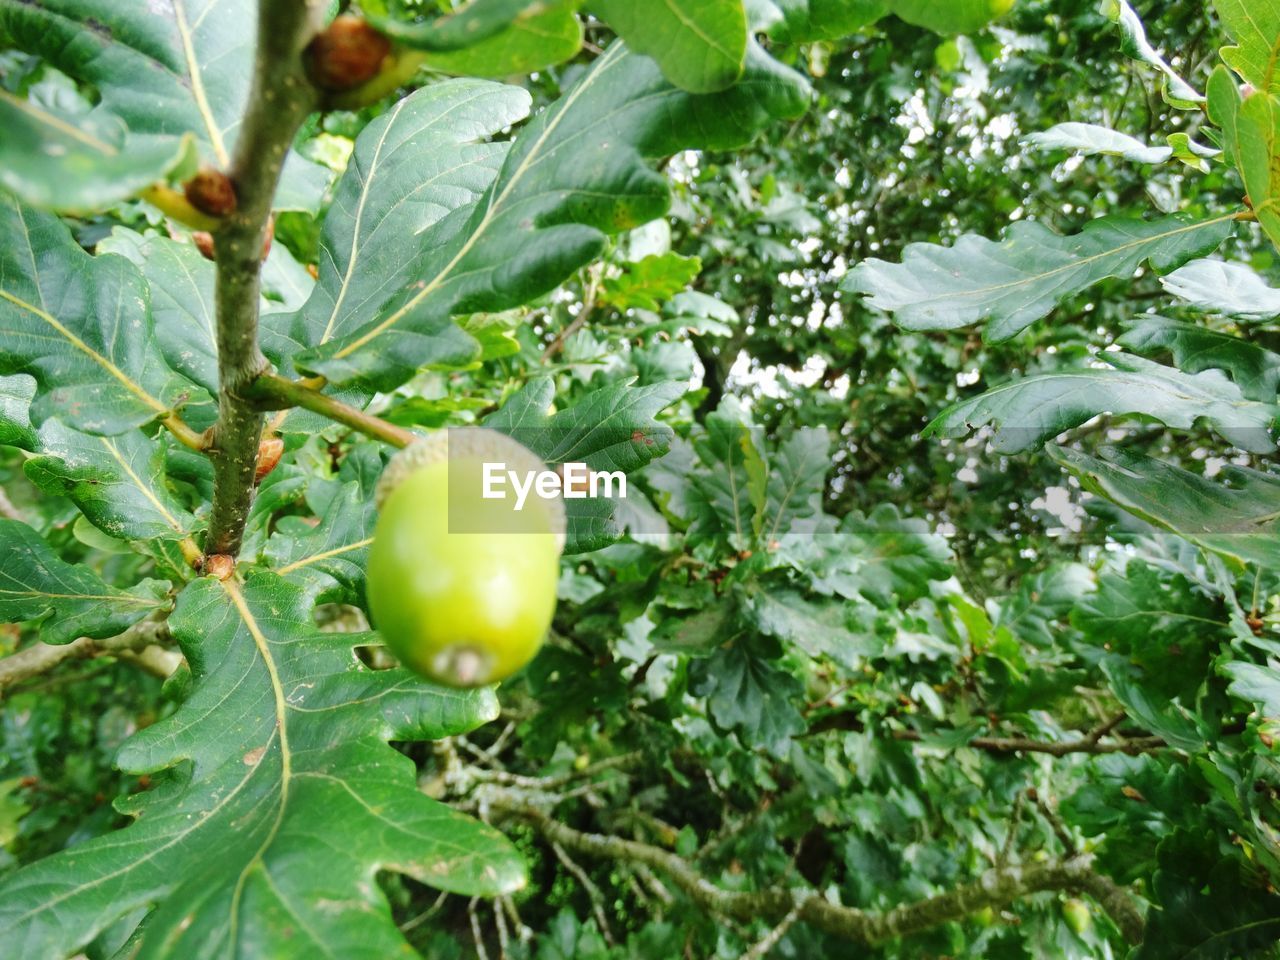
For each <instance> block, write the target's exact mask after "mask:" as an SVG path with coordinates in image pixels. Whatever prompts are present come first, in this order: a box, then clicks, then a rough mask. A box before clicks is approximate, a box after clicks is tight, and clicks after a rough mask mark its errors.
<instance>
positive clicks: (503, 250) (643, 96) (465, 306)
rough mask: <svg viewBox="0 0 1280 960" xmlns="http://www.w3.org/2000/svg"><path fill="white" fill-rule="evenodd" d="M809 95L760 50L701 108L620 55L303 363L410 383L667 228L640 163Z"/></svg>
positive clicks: (664, 200)
mask: <svg viewBox="0 0 1280 960" xmlns="http://www.w3.org/2000/svg"><path fill="white" fill-rule="evenodd" d="M753 49H754V48H753ZM805 94H806V88H805V86H804V84H803V82H802V81H801V80H800V79H799V78H798V77H796V76H795V75H794V74H791V73H790V72H789V71H787V70H786V69H785V68H783V67H781V66H779V65H778V64H776V63H775V62H774V61H772V60H770V59H769V58H768V57H766V56H764V54H763V53H761V52H760V51H759V50H754V52H753V55H752V57H751V58H750V60H749V66H748V71H747V76H746V77H744V79H743V81H742V82H741V83H739V84H738V85H737V86H735V87H733V88H732V89H730V90H729V91H727V92H725V93H723V94H710V95H705V96H695V95H692V94H688V93H685V92H684V91H681V90H679V89H677V88H675V87H672V86H671V85H670V84H669V83H667V82H666V81H665V80H664V79H663V78H662V75H661V73H660V72H659V71H658V70H657V68H656V66H654V64H653V62H652V61H650V60H649V59H648V58H646V57H641V56H637V55H635V54H630V53H627V52H626V50H625V47H624V46H623V45H622V44H620V43H619V44H615V45H614V46H612V47H611V48H610V49H609V50H608V52H606V54H605V55H604V56H602V57H600V58H599V59H598V60H597V61H596V62H595V64H594V66H593V67H592V69H591V71H590V72H589V73H587V75H586V76H584V77H583V79H582V80H580V81H579V82H578V84H577V86H575V87H574V88H573V89H572V90H570V91H569V92H568V93H567V94H565V96H564V97H562V98H561V99H560V100H559V101H558V102H557V103H556V104H554V105H553V106H552V107H551V108H550V109H548V110H547V111H546V112H544V113H543V114H541V115H540V116H539V117H538V118H537V119H535V120H534V121H533V122H532V123H531V124H530V125H529V126H528V127H526V128H525V129H524V130H523V131H522V132H521V135H520V136H519V137H518V138H517V140H516V143H515V145H514V146H513V148H512V149H511V151H510V152H509V153H508V155H507V157H506V161H505V164H504V166H503V169H502V172H501V173H500V174H499V176H498V179H497V181H496V182H495V183H494V184H493V185H492V186H491V187H490V189H489V191H488V192H487V193H486V194H485V196H484V197H483V198H481V199H480V200H479V201H478V202H476V203H475V204H474V205H473V206H471V207H467V206H465V204H464V203H459V204H457V205H456V206H451V207H450V209H453V210H456V212H455V213H454V215H453V216H452V217H450V218H448V220H447V223H448V224H449V226H450V227H451V228H452V229H451V231H450V232H449V233H447V234H445V235H442V236H440V237H438V238H437V243H436V245H435V246H434V248H433V249H432V250H431V252H430V254H429V256H428V257H427V258H426V259H424V260H423V261H422V262H421V263H420V264H419V267H418V269H417V271H416V273H415V274H414V276H415V278H416V279H415V280H414V281H413V282H412V283H409V284H408V285H407V286H406V285H402V286H401V290H400V292H399V293H398V295H397V296H395V297H394V298H393V299H392V300H391V301H390V302H388V303H387V304H386V306H385V307H384V308H383V309H382V310H380V311H379V313H378V319H377V320H376V321H374V322H366V321H365V318H363V317H358V318H357V319H356V322H354V323H344V322H339V323H338V324H337V325H336V326H335V329H334V330H333V337H332V339H330V340H329V341H328V342H326V343H324V344H323V345H320V346H312V348H311V349H310V350H307V351H305V352H304V353H302V354H301V355H299V356H298V357H296V358H295V363H296V364H297V365H298V366H299V367H301V368H303V369H307V370H310V371H313V372H316V373H321V374H323V375H325V376H326V377H328V378H329V379H330V380H331V381H333V382H335V383H347V382H352V381H359V382H361V383H364V384H367V385H369V386H372V387H375V388H378V389H389V388H390V387H393V386H396V385H398V384H400V383H403V382H404V381H405V380H406V379H408V378H409V377H410V376H412V375H413V374H414V373H415V372H416V371H417V370H418V368H419V367H420V366H421V365H422V363H423V358H424V357H427V358H429V357H430V356H431V355H432V353H433V346H432V344H433V342H434V341H435V339H436V338H438V337H439V336H440V334H441V331H443V330H444V329H445V328H446V327H447V325H448V323H449V319H450V317H451V316H453V315H454V314H457V313H476V312H481V311H485V312H495V311H500V310H506V309H509V308H511V307H513V306H517V305H519V304H522V303H526V302H528V301H529V300H530V299H532V298H534V297H536V296H539V295H540V294H542V293H545V292H546V291H548V290H550V289H552V288H553V287H555V286H556V284H558V283H560V282H561V281H562V280H563V279H565V278H566V277H568V276H569V275H571V274H572V272H573V271H574V270H576V269H578V268H579V267H580V266H582V265H583V264H585V263H587V262H589V261H590V260H591V259H593V258H594V257H595V256H596V255H598V254H599V252H600V250H601V249H602V247H603V244H604V241H605V237H606V235H607V234H609V233H616V232H618V231H621V230H625V229H629V228H631V227H634V226H638V225H639V224H641V223H644V222H646V221H648V220H651V219H653V218H654V217H657V216H660V215H661V214H662V213H663V212H664V211H665V210H666V208H667V204H668V202H669V197H668V191H667V184H666V181H665V179H664V178H663V177H661V176H659V175H657V174H656V173H654V172H653V171H652V170H650V169H649V168H648V167H647V166H646V165H645V163H644V162H643V161H644V160H645V158H651V157H656V156H664V155H668V154H670V153H673V152H675V151H676V150H677V149H679V148H681V147H684V146H687V145H689V143H688V140H689V136H690V131H696V133H695V134H694V135H693V139H694V140H696V141H698V145H700V146H707V147H717V148H724V147H729V146H732V145H734V144H737V143H741V142H742V141H743V140H746V139H749V138H750V137H751V136H752V135H753V134H754V133H755V132H756V131H757V130H758V129H760V127H761V126H763V125H764V124H765V123H766V122H767V121H768V120H769V119H771V117H773V116H786V115H794V114H795V113H797V112H798V111H799V110H801V109H802V108H803V106H804V100H805ZM568 144H571V145H572V149H573V162H572V163H569V162H566V158H565V154H564V150H565V149H566V145H568ZM464 209H465V210H467V211H468V212H467V213H463V210H464Z"/></svg>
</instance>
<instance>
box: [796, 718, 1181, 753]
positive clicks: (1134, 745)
mask: <svg viewBox="0 0 1280 960" xmlns="http://www.w3.org/2000/svg"><path fill="white" fill-rule="evenodd" d="M1123 719H1124V718H1123V717H1121V718H1120V719H1119V720H1114V721H1108V722H1107V723H1106V724H1103V725H1101V726H1099V727H1096V728H1094V729H1093V730H1091V731H1089V732H1088V733H1086V734H1084V735H1083V736H1078V737H1075V738H1073V739H1071V740H1032V739H1031V738H1029V737H974V738H973V739H972V740H969V741H967V742H966V743H965V744H964V746H966V747H970V748H972V749H974V750H983V751H986V752H987V753H1043V754H1047V755H1048V756H1051V757H1065V756H1069V755H1070V754H1073V753H1087V754H1093V755H1101V754H1107V753H1125V754H1129V755H1130V756H1136V755H1137V754H1140V753H1150V752H1151V751H1152V750H1162V749H1164V748H1165V747H1167V746H1168V744H1167V743H1165V741H1164V740H1163V739H1162V738H1160V737H1154V736H1148V737H1133V738H1127V739H1114V740H1107V739H1104V737H1105V736H1106V735H1107V734H1108V733H1111V732H1112V731H1113V729H1114V727H1115V726H1117V725H1118V724H1119V722H1120V721H1121V720H1123ZM865 729H866V725H865V724H864V723H863V722H862V720H861V719H859V718H858V717H857V716H854V715H853V714H849V713H833V714H829V715H827V716H825V717H822V718H820V719H818V720H816V721H815V722H814V723H812V724H810V726H809V730H808V734H807V735H810V736H811V735H814V734H818V733H825V732H826V731H828V730H855V731H859V732H861V731H864V730H865ZM885 736H889V737H892V738H893V739H895V740H901V741H903V742H906V743H922V742H924V740H925V737H926V734H923V733H921V732H919V731H918V730H887V731H885Z"/></svg>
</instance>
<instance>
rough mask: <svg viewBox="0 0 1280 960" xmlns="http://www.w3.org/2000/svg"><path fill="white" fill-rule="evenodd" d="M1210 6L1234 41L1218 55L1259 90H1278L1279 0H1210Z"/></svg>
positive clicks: (1272, 91)
mask: <svg viewBox="0 0 1280 960" xmlns="http://www.w3.org/2000/svg"><path fill="white" fill-rule="evenodd" d="M1213 6H1214V8H1215V9H1216V10H1217V11H1218V17H1219V19H1220V20H1221V21H1222V25H1223V26H1224V27H1225V28H1226V30H1227V33H1229V34H1231V37H1232V38H1233V39H1234V40H1235V41H1236V44H1237V45H1236V46H1234V47H1225V48H1223V51H1222V59H1223V60H1225V61H1227V63H1229V64H1230V65H1231V67H1232V69H1234V70H1235V71H1236V73H1238V74H1240V76H1241V77H1243V78H1244V79H1245V81H1247V82H1248V83H1251V84H1253V85H1254V86H1255V87H1257V88H1258V89H1259V90H1265V91H1267V92H1269V93H1275V92H1278V91H1277V88H1278V87H1280V78H1278V77H1277V76H1276V53H1277V51H1278V50H1280V2H1277V0H1213Z"/></svg>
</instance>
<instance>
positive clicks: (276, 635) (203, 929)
mask: <svg viewBox="0 0 1280 960" xmlns="http://www.w3.org/2000/svg"><path fill="white" fill-rule="evenodd" d="M170 626H171V628H172V631H173V634H174V636H175V638H176V639H177V640H178V642H179V643H180V644H181V645H182V648H183V651H184V652H185V653H186V655H187V659H188V661H189V662H190V664H191V670H192V674H193V676H194V683H195V687H194V692H193V693H192V694H191V696H190V697H189V698H188V700H187V701H186V703H184V704H183V705H182V707H180V708H179V709H178V711H177V713H175V714H174V715H172V716H171V717H168V718H166V719H164V720H161V721H160V722H158V723H156V724H154V725H153V726H151V727H148V728H147V729H146V730H144V731H142V732H141V733H138V734H136V735H135V736H134V737H133V738H132V739H130V740H129V741H128V742H127V743H125V745H124V746H123V747H122V748H121V751H120V754H119V758H118V761H119V763H120V766H121V767H122V768H124V769H125V770H128V771H131V772H133V773H136V774H142V773H146V774H149V775H151V776H153V777H156V778H157V780H158V784H157V786H156V787H155V788H154V789H153V790H152V791H150V792H148V793H142V794H139V795H137V796H136V797H133V798H130V799H129V800H128V801H127V802H124V803H123V804H122V806H123V808H124V809H125V810H126V811H127V812H129V813H132V814H133V815H134V816H135V817H137V819H136V821H135V822H134V823H133V824H132V825H131V826H129V827H127V828H125V829H124V830H123V831H120V832H117V833H115V834H112V835H109V836H106V837H100V838H98V839H95V840H89V841H86V842H83V843H80V844H78V845H76V846H75V847H74V848H72V849H70V850H67V851H65V852H63V853H59V854H56V855H54V856H52V857H48V858H46V859H44V860H41V861H38V862H36V863H34V864H31V865H30V866H27V867H25V868H24V869H22V870H19V871H18V872H16V873H14V874H12V875H10V876H8V877H6V878H5V880H4V881H3V882H2V883H0V942H4V943H21V944H22V945H23V947H22V949H23V953H24V955H26V956H31V957H46V956H65V955H69V954H72V953H75V952H76V951H77V950H79V949H80V948H81V947H83V946H84V945H85V944H87V943H88V942H89V941H90V940H91V939H93V937H94V936H95V935H97V934H98V933H99V932H100V931H102V930H104V929H106V928H107V926H108V925H109V924H110V923H111V922H112V921H113V920H115V919H116V918H118V917H123V916H125V915H126V914H128V913H130V912H131V911H133V910H135V909H137V908H139V907H144V906H150V907H154V909H153V910H152V912H151V913H150V915H149V916H148V918H147V921H146V924H145V926H144V927H143V929H142V932H141V934H140V937H141V945H140V951H139V954H138V955H139V956H145V957H157V956H168V957H174V956H207V957H228V958H230V957H240V956H252V957H272V958H279V960H286V958H292V957H298V958H301V957H312V956H315V955H316V954H317V953H320V954H327V955H332V956H341V957H344V958H365V957H367V958H369V960H375V958H376V960H385V958H387V957H390V956H395V955H400V954H403V953H404V952H405V951H406V944H405V942H404V939H403V937H402V935H401V934H400V932H399V931H398V930H397V929H396V926H395V924H394V922H393V921H392V919H391V912H390V909H389V907H388V905H387V902H386V900H385V898H384V896H383V894H382V892H381V890H380V889H379V888H378V886H377V885H376V884H374V883H372V882H371V877H372V876H373V874H374V873H375V872H376V871H378V870H382V869H386V870H394V871H397V872H400V873H405V874H408V875H410V876H413V877H414V878H415V879H417V880H419V881H421V882H423V883H427V884H431V885H433V886H437V887H441V888H443V889H446V890H451V891H454V892H458V893H463V894H467V895H473V896H474V895H488V896H491V895H494V894H497V893H503V892H509V891H511V890H514V889H516V888H518V887H519V886H520V885H521V884H522V883H523V882H524V871H523V867H522V864H521V862H520V858H519V856H518V855H517V854H516V852H515V850H514V849H513V848H512V847H511V845H510V844H509V843H508V842H507V841H506V840H505V839H504V838H503V837H502V835H501V834H499V833H497V832H496V831H494V830H493V829H492V828H490V827H487V826H485V825H483V824H481V823H479V822H478V821H475V820H472V819H470V818H468V817H465V816H463V815H461V814H458V813H455V812H453V811H452V810H450V809H449V808H448V807H446V806H445V805H443V804H441V803H438V802H437V801H435V800H432V799H430V798H428V797H427V796H426V795H424V794H423V793H422V792H421V791H419V790H418V788H417V784H416V781H415V774H414V767H413V761H411V760H410V759H409V758H408V757H405V756H403V755H402V754H399V753H397V752H396V751H395V750H393V749H392V748H391V747H389V746H388V745H387V743H386V741H387V740H389V739H396V740H413V739H431V738H435V737H441V736H448V735H451V734H454V733H459V732H462V731H465V730H469V729H471V728H473V727H475V726H477V725H479V724H481V723H484V722H485V721H487V720H489V719H492V718H493V717H494V716H495V715H496V713H497V703H496V701H495V699H494V696H493V693H492V692H491V691H489V690H478V691H470V692H460V691H455V690H445V689H442V688H438V687H432V686H430V685H428V684H426V683H424V682H422V681H419V680H416V679H414V678H413V677H412V676H410V675H409V674H408V673H406V672H404V671H403V670H398V669H397V670H383V671H374V670H370V669H368V668H366V667H364V666H363V665H362V664H361V663H360V661H359V660H358V659H357V657H356V656H355V653H354V651H353V649H352V646H353V644H356V643H360V642H368V641H370V640H372V639H373V637H371V636H368V635H366V636H360V635H351V634H326V633H321V632H320V631H319V630H317V629H316V628H315V627H314V626H312V621H311V600H310V598H309V596H308V595H306V594H305V593H304V592H303V591H301V590H299V589H298V588H296V587H293V586H290V585H289V584H287V583H285V582H284V581H282V580H280V579H279V578H278V577H276V576H275V575H274V574H270V573H250V574H249V575H248V577H247V578H246V580H245V582H244V583H243V585H242V584H240V583H239V582H237V581H236V580H229V581H227V582H226V583H220V582H218V581H217V580H214V579H212V578H206V579H201V580H197V581H196V582H194V583H192V584H191V585H189V586H188V587H187V589H186V590H185V591H183V593H182V595H181V597H180V598H179V601H178V608H177V610H176V611H175V612H174V614H173V616H172V617H171V619H170ZM162 773H163V775H162Z"/></svg>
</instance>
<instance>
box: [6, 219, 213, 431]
mask: <svg viewBox="0 0 1280 960" xmlns="http://www.w3.org/2000/svg"><path fill="white" fill-rule="evenodd" d="M0 324H3V328H4V337H3V338H2V339H0V369H2V370H3V372H6V373H12V372H18V371H21V372H23V373H29V374H31V375H32V376H33V377H35V379H36V382H37V383H38V384H39V385H40V392H39V393H38V394H37V396H36V399H35V403H34V404H33V405H32V407H31V413H32V418H33V420H35V422H37V423H41V422H43V421H44V420H45V419H46V418H47V417H49V416H53V415H55V414H56V415H57V416H58V417H59V418H61V419H63V420H65V421H66V422H67V423H69V424H71V425H72V426H74V427H75V428H76V429H78V430H84V431H86V432H88V433H97V434H106V435H110V434H118V433H123V432H124V431H126V430H129V429H130V428H131V427H136V426H138V425H139V424H143V423H146V422H148V421H150V420H154V419H156V418H157V417H159V416H162V415H164V414H165V413H166V412H168V411H170V410H172V409H173V407H174V406H175V405H176V404H177V403H178V402H179V401H180V399H181V398H182V397H183V396H184V395H185V394H186V393H187V392H188V391H189V389H190V385H186V386H185V387H184V381H182V380H181V379H180V378H179V377H178V376H177V375H176V374H174V373H173V371H171V370H170V369H169V368H168V367H167V366H166V365H165V362H164V360H163V359H162V358H161V356H160V351H159V350H158V349H157V348H156V344H155V340H154V338H153V336H152V331H151V315H150V312H149V311H148V309H147V289H146V285H145V284H144V282H143V280H142V277H141V276H140V275H139V273H138V271H137V268H135V267H134V266H133V264H131V263H130V262H129V261H128V260H125V259H124V258H123V257H116V256H102V257H91V256H89V254H87V253H85V252H84V251H83V250H81V249H80V247H79V246H77V244H76V243H75V241H74V240H73V239H72V238H71V233H70V232H69V231H68V230H67V228H66V227H65V226H64V225H63V224H62V223H61V222H60V221H59V220H58V219H57V218H56V217H54V216H52V215H51V214H47V213H39V212H37V211H35V210H32V209H31V208H29V207H23V206H21V205H20V204H19V203H18V202H17V201H16V200H14V199H12V198H6V197H0Z"/></svg>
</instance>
